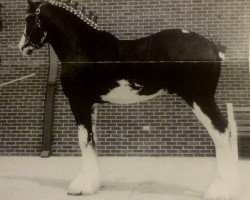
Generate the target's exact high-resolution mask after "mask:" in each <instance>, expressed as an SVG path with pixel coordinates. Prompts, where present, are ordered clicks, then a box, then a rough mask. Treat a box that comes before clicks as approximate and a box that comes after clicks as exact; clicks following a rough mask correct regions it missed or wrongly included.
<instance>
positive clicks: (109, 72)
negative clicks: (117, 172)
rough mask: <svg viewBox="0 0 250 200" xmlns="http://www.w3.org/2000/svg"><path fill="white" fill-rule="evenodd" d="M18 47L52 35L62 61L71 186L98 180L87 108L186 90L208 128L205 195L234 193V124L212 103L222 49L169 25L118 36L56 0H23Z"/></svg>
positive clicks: (221, 199) (87, 189)
mask: <svg viewBox="0 0 250 200" xmlns="http://www.w3.org/2000/svg"><path fill="white" fill-rule="evenodd" d="M28 4H29V9H28V14H27V16H26V27H25V30H24V34H23V36H22V38H21V41H20V44H19V48H20V50H21V51H22V52H23V54H27V55H31V54H32V51H33V50H34V49H39V48H41V47H42V46H43V45H44V44H45V43H50V44H51V45H52V47H53V48H54V50H55V52H56V54H57V56H58V58H59V59H60V61H61V63H62V72H61V84H62V88H63V92H64V94H65V95H66V97H67V98H68V99H69V103H70V107H71V110H72V112H73V114H74V117H75V120H76V123H77V125H78V136H79V143H80V147H81V152H82V159H83V168H82V172H81V173H80V174H79V176H78V177H77V178H76V179H75V180H73V182H72V183H71V184H70V186H69V191H68V192H69V194H72V195H80V194H93V193H95V192H96V191H97V190H98V189H99V187H100V180H99V168H98V163H97V157H96V154H95V150H94V146H95V141H96V139H95V134H94V133H93V130H94V128H93V127H92V122H91V121H92V120H91V115H92V111H93V105H95V104H97V103H107V102H110V103H117V104H127V103H136V102H141V101H145V100H149V99H152V98H154V97H156V96H158V95H161V94H163V93H164V92H166V91H167V92H169V93H171V94H173V93H175V94H177V95H179V96H180V97H182V98H183V100H184V101H186V102H187V104H188V105H189V106H190V107H191V108H192V110H193V112H194V114H195V115H196V116H197V117H198V119H199V120H200V121H201V123H202V124H203V125H204V126H205V127H206V129H207V130H208V132H209V134H210V135H211V137H212V139H213V141H214V144H215V148H216V154H217V166H218V177H217V179H216V180H215V182H214V183H213V184H212V185H211V186H210V187H209V189H208V191H207V193H206V194H205V199H218V200H231V199H234V198H235V197H236V196H237V193H238V190H239V186H238V185H239V184H238V182H239V180H238V179H239V178H238V170H237V158H236V156H234V152H233V150H232V147H231V144H230V138H231V130H230V127H229V125H228V122H227V120H226V119H225V118H224V117H223V116H222V114H221V112H220V111H219V109H218V106H217V104H216V103H215V99H214V94H215V90H216V87H217V83H218V79H219V76H220V67H221V60H222V59H224V53H223V50H222V49H220V46H219V45H216V44H215V43H214V42H212V41H210V40H208V39H205V38H204V37H202V36H200V35H199V34H197V33H194V32H190V31H187V30H180V29H170V30H164V31H161V32H159V33H156V34H153V35H151V36H148V37H144V38H141V39H137V40H118V39H117V38H116V37H115V36H113V35H112V34H110V33H108V32H105V31H101V30H100V29H99V28H98V27H97V24H96V23H95V22H94V21H93V20H91V19H89V18H87V17H86V16H85V15H84V14H83V13H82V12H80V11H78V10H76V9H75V8H73V7H71V6H69V5H68V4H65V3H61V2H59V1H54V0H52V1H49V2H45V3H41V2H32V1H31V0H28Z"/></svg>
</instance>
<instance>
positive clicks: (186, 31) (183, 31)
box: [181, 29, 189, 33]
mask: <svg viewBox="0 0 250 200" xmlns="http://www.w3.org/2000/svg"><path fill="white" fill-rule="evenodd" d="M181 31H182V33H189V31H188V30H185V29H182V30H181Z"/></svg>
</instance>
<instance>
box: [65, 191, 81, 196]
mask: <svg viewBox="0 0 250 200" xmlns="http://www.w3.org/2000/svg"><path fill="white" fill-rule="evenodd" d="M68 195H69V196H81V195H82V192H79V193H77V192H72V191H71V192H68Z"/></svg>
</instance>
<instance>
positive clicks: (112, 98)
mask: <svg viewBox="0 0 250 200" xmlns="http://www.w3.org/2000/svg"><path fill="white" fill-rule="evenodd" d="M117 83H118V84H119V86H118V87H116V88H113V89H112V90H110V92H109V93H108V94H106V95H102V96H101V98H102V100H103V101H107V102H110V103H117V104H130V103H138V102H142V101H147V100H149V99H153V98H155V97H157V96H159V95H162V94H164V90H159V91H158V92H157V93H155V94H152V95H139V94H138V93H139V91H140V89H141V88H140V89H138V90H136V89H133V88H132V87H131V86H130V84H129V82H128V81H127V80H119V81H117ZM135 86H136V87H139V86H140V85H138V84H135Z"/></svg>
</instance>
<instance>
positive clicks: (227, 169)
mask: <svg viewBox="0 0 250 200" xmlns="http://www.w3.org/2000/svg"><path fill="white" fill-rule="evenodd" d="M192 107H193V112H194V114H195V115H196V116H197V117H198V119H199V120H200V121H201V123H202V124H203V125H204V126H205V128H206V129H207V131H208V132H209V134H210V136H211V137H212V140H213V142H214V144H215V149H216V160H217V178H216V180H215V181H214V183H212V185H211V186H210V187H209V189H208V191H207V192H206V194H205V197H204V198H205V199H206V200H234V199H237V197H238V195H239V184H240V181H239V174H238V159H237V158H236V157H235V156H234V155H235V152H233V150H234V148H232V145H231V133H230V130H229V128H228V123H227V121H226V120H225V119H224V117H223V116H222V114H221V112H220V111H219V109H218V106H217V105H216V103H215V100H214V99H213V98H212V99H205V100H204V99H200V100H197V101H195V102H193V105H192Z"/></svg>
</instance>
